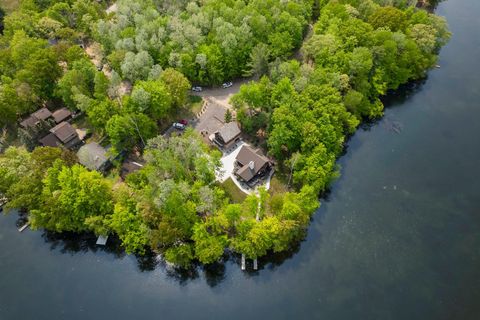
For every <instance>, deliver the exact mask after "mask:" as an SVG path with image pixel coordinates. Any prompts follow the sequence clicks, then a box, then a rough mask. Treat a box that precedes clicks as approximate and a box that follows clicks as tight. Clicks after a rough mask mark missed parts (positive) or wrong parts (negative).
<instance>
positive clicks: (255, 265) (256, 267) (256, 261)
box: [253, 259, 258, 270]
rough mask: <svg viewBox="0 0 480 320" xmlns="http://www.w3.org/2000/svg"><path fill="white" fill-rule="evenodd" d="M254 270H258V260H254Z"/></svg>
mask: <svg viewBox="0 0 480 320" xmlns="http://www.w3.org/2000/svg"><path fill="white" fill-rule="evenodd" d="M253 270H258V260H257V259H255V260H253Z"/></svg>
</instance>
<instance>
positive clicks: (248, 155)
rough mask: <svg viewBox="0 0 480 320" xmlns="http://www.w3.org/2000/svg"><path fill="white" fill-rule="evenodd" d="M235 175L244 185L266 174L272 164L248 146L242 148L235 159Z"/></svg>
mask: <svg viewBox="0 0 480 320" xmlns="http://www.w3.org/2000/svg"><path fill="white" fill-rule="evenodd" d="M235 161H236V169H235V171H234V173H235V175H236V176H237V177H238V178H239V179H240V180H243V181H245V182H246V183H250V182H252V181H253V180H254V179H255V178H257V177H261V176H263V175H264V174H265V173H267V172H268V171H269V170H270V168H271V166H272V164H271V162H270V160H268V159H267V158H266V157H265V156H263V155H262V154H260V151H255V150H253V149H252V148H251V147H249V146H246V145H244V146H242V148H241V149H240V151H239V153H238V155H237V157H236V159H235Z"/></svg>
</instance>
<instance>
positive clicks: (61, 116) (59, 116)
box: [53, 108, 72, 123]
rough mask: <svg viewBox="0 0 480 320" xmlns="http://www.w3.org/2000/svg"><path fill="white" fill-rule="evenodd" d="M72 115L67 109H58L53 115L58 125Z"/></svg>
mask: <svg viewBox="0 0 480 320" xmlns="http://www.w3.org/2000/svg"><path fill="white" fill-rule="evenodd" d="M71 115H72V113H71V112H70V110H68V109H67V108H61V109H58V110H57V111H55V112H54V113H53V119H54V120H55V122H56V123H60V122H62V121H64V120H65V119H67V118H68V117H70V116H71Z"/></svg>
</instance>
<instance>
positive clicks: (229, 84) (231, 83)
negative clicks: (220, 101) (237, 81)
mask: <svg viewBox="0 0 480 320" xmlns="http://www.w3.org/2000/svg"><path fill="white" fill-rule="evenodd" d="M231 86H233V82H232V81H229V82H225V83H224V84H222V87H223V88H224V89H226V88H230V87H231Z"/></svg>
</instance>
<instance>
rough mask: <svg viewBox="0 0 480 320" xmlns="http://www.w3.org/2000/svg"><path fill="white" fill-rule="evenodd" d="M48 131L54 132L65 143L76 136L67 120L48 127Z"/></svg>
mask: <svg viewBox="0 0 480 320" xmlns="http://www.w3.org/2000/svg"><path fill="white" fill-rule="evenodd" d="M50 132H51V133H53V134H55V135H56V136H57V138H58V139H59V140H60V141H62V142H63V143H67V142H69V141H70V140H73V139H74V138H75V137H78V135H77V132H76V131H75V128H73V127H72V126H71V125H70V123H68V122H62V123H60V124H57V125H56V126H55V127H53V128H52V129H50Z"/></svg>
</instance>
